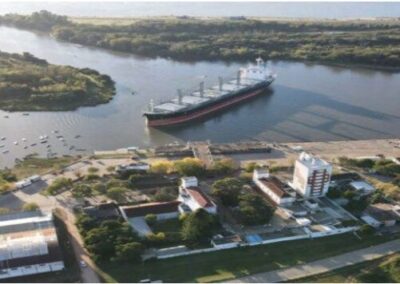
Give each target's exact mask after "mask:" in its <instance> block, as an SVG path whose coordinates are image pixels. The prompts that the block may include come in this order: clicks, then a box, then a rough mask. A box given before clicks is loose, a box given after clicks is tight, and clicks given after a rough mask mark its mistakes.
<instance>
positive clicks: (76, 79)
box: [0, 52, 115, 111]
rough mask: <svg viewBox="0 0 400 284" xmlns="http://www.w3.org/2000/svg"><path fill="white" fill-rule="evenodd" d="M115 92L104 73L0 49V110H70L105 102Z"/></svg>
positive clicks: (110, 81)
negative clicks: (51, 62)
mask: <svg viewBox="0 0 400 284" xmlns="http://www.w3.org/2000/svg"><path fill="white" fill-rule="evenodd" d="M114 93H115V90H114V82H113V81H112V80H111V78H110V77H109V76H107V75H102V74H99V73H98V72H97V71H95V70H91V69H87V68H84V69H78V68H73V67H70V66H59V65H53V64H49V63H47V61H46V60H43V59H39V58H36V57H34V56H33V55H31V54H29V53H23V54H22V55H20V54H9V53H5V52H0V109H4V110H9V111H35V110H38V111H41V110H52V111H56V110H73V109H76V108H77V107H80V106H90V105H97V104H101V103H106V102H108V101H109V100H111V98H112V97H113V95H114Z"/></svg>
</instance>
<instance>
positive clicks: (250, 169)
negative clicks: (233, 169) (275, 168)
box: [244, 162, 260, 173]
mask: <svg viewBox="0 0 400 284" xmlns="http://www.w3.org/2000/svg"><path fill="white" fill-rule="evenodd" d="M259 168H260V166H259V165H258V164H257V163H256V162H250V163H247V164H246V166H245V167H244V170H245V171H246V172H247V173H253V172H254V170H255V169H259Z"/></svg>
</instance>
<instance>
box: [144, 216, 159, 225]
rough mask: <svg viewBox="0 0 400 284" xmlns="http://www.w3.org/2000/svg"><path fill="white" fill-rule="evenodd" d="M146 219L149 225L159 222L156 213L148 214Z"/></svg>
mask: <svg viewBox="0 0 400 284" xmlns="http://www.w3.org/2000/svg"><path fill="white" fill-rule="evenodd" d="M144 219H145V220H146V222H147V224H149V226H152V225H154V224H155V223H156V222H157V216H156V215H155V214H147V215H146V216H145V217H144Z"/></svg>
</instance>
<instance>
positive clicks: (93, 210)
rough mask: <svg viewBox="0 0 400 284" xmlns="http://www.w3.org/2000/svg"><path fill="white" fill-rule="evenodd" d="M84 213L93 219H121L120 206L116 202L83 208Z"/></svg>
mask: <svg viewBox="0 0 400 284" xmlns="http://www.w3.org/2000/svg"><path fill="white" fill-rule="evenodd" d="M83 212H84V213H85V214H86V215H88V216H90V217H92V218H95V219H100V220H108V219H117V218H119V217H121V212H120V211H119V209H118V205H117V204H115V203H114V202H108V203H102V204H99V205H93V206H87V207H84V208H83Z"/></svg>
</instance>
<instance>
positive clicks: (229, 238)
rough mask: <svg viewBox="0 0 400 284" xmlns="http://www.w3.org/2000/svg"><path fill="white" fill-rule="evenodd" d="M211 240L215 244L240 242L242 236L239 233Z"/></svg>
mask: <svg viewBox="0 0 400 284" xmlns="http://www.w3.org/2000/svg"><path fill="white" fill-rule="evenodd" d="M212 241H213V243H214V244H216V245H222V244H230V243H240V242H242V238H241V237H240V236H239V235H231V236H225V237H218V238H213V239H212Z"/></svg>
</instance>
